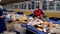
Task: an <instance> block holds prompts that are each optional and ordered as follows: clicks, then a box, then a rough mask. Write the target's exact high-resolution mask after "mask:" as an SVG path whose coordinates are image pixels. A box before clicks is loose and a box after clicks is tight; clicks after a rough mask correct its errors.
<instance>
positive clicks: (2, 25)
mask: <svg viewBox="0 0 60 34" xmlns="http://www.w3.org/2000/svg"><path fill="white" fill-rule="evenodd" d="M2 14H3V10H2V9H1V8H0V33H2V32H3V31H5V30H6V27H5V22H4V16H2Z"/></svg>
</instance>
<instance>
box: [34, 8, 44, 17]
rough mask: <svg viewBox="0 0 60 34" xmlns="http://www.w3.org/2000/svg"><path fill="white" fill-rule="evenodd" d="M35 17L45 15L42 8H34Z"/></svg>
mask: <svg viewBox="0 0 60 34" xmlns="http://www.w3.org/2000/svg"><path fill="white" fill-rule="evenodd" d="M34 15H35V17H40V16H41V15H43V16H45V15H44V13H43V12H42V10H41V9H39V7H38V9H37V10H34Z"/></svg>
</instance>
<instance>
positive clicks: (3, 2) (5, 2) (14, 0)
mask: <svg viewBox="0 0 60 34" xmlns="http://www.w3.org/2000/svg"><path fill="white" fill-rule="evenodd" d="M22 1H28V0H1V2H0V5H5V4H10V3H15V2H22Z"/></svg>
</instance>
